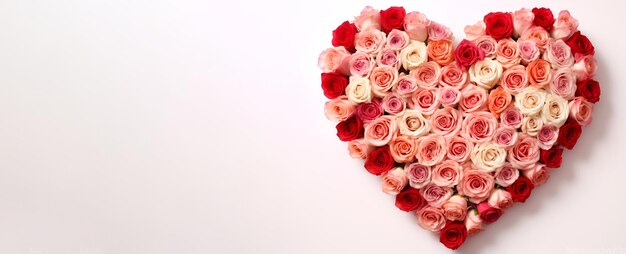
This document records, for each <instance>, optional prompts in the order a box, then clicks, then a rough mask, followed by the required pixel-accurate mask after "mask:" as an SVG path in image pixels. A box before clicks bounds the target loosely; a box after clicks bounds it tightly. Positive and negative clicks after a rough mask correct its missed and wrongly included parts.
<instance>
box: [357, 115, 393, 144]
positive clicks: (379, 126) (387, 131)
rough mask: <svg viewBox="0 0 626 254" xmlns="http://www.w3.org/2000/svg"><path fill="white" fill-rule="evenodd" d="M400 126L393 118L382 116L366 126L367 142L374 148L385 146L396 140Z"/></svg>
mask: <svg viewBox="0 0 626 254" xmlns="http://www.w3.org/2000/svg"><path fill="white" fill-rule="evenodd" d="M397 132H398V124H397V123H396V121H395V118H394V117H393V116H381V117H378V118H376V119H374V120H373V121H371V122H370V123H369V124H368V125H367V126H365V141H367V142H368V143H369V144H370V145H373V146H384V145H386V144H388V143H389V142H390V141H391V140H392V139H394V138H395V136H396V134H397Z"/></svg>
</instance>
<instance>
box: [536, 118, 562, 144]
mask: <svg viewBox="0 0 626 254" xmlns="http://www.w3.org/2000/svg"><path fill="white" fill-rule="evenodd" d="M558 137H559V128H557V127H556V126H554V125H551V124H544V125H543V126H542V127H541V130H539V134H537V145H538V146H539V148H541V149H543V150H549V149H550V148H552V146H553V145H554V143H556V140H557V138H558Z"/></svg>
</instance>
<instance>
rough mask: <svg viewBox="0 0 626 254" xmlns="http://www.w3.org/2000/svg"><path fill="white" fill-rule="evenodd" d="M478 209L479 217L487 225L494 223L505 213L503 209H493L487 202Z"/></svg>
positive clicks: (477, 207)
mask: <svg viewBox="0 0 626 254" xmlns="http://www.w3.org/2000/svg"><path fill="white" fill-rule="evenodd" d="M476 209H477V210H478V217H480V219H481V220H483V222H484V223H485V224H491V223H494V222H495V221H497V220H498V219H499V218H500V216H502V214H503V213H504V211H502V210H501V209H498V208H495V207H491V206H490V205H489V203H487V202H486V201H485V202H482V203H480V204H478V206H476Z"/></svg>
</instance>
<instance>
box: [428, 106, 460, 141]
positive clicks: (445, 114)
mask: <svg viewBox="0 0 626 254" xmlns="http://www.w3.org/2000/svg"><path fill="white" fill-rule="evenodd" d="M430 121H431V130H432V132H433V133H435V134H439V135H442V136H444V137H446V138H447V137H452V136H456V134H457V133H459V131H460V130H461V122H462V121H463V115H462V113H461V112H460V111H458V110H456V109H454V108H451V107H446V108H442V109H438V110H436V111H435V113H434V114H433V115H432V116H431V117H430Z"/></svg>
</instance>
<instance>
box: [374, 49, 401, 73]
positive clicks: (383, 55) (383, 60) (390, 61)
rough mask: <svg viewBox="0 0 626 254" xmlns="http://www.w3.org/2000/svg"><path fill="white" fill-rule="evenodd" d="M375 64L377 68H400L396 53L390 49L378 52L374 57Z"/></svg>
mask: <svg viewBox="0 0 626 254" xmlns="http://www.w3.org/2000/svg"><path fill="white" fill-rule="evenodd" d="M376 64H377V65H378V66H381V65H387V66H391V67H393V68H396V69H398V68H400V58H399V57H398V51H395V50H393V49H390V48H384V49H382V50H380V51H379V52H378V55H377V56H376Z"/></svg>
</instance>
